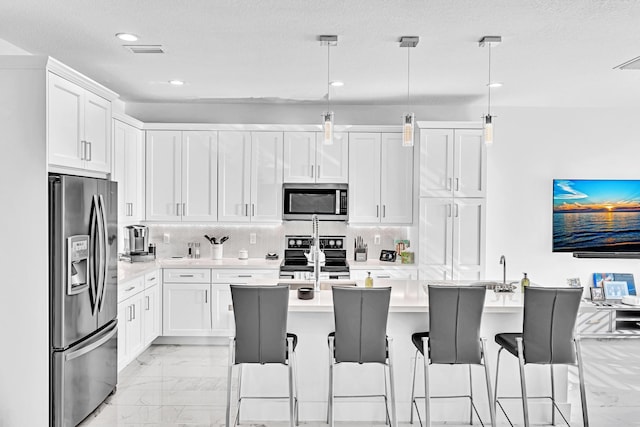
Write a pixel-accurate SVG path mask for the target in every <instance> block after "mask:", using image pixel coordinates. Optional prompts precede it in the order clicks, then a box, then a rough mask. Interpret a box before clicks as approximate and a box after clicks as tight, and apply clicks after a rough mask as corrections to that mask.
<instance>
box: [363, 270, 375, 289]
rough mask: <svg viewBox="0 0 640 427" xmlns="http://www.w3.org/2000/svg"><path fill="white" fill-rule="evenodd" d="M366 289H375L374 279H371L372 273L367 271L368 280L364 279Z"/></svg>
mask: <svg viewBox="0 0 640 427" xmlns="http://www.w3.org/2000/svg"><path fill="white" fill-rule="evenodd" d="M364 287H365V288H373V277H371V272H370V271H367V278H366V279H364Z"/></svg>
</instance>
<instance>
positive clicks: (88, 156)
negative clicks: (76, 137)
mask: <svg viewBox="0 0 640 427" xmlns="http://www.w3.org/2000/svg"><path fill="white" fill-rule="evenodd" d="M86 144H87V148H88V150H87V153H89V154H87V155H86V159H85V160H87V161H88V162H90V161H91V143H90V142H89V141H87V142H86Z"/></svg>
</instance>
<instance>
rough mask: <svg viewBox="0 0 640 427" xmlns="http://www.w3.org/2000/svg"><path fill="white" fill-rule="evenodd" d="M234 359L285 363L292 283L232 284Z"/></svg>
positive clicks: (237, 360) (242, 361)
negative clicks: (234, 326) (234, 335)
mask: <svg viewBox="0 0 640 427" xmlns="http://www.w3.org/2000/svg"><path fill="white" fill-rule="evenodd" d="M231 298H232V300H233V316H234V318H235V322H236V346H235V348H236V354H235V363H236V364H238V363H261V364H264V363H283V364H284V363H286V360H287V357H286V350H287V347H286V342H287V341H286V339H287V338H286V337H287V311H288V308H289V286H288V285H277V286H247V285H231Z"/></svg>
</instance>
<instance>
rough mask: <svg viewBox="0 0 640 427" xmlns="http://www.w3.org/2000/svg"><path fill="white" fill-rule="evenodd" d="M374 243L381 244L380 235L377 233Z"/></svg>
mask: <svg viewBox="0 0 640 427" xmlns="http://www.w3.org/2000/svg"><path fill="white" fill-rule="evenodd" d="M373 244H374V245H379V244H380V235H379V234H376V235H375V236H373Z"/></svg>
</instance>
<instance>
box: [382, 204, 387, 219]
mask: <svg viewBox="0 0 640 427" xmlns="http://www.w3.org/2000/svg"><path fill="white" fill-rule="evenodd" d="M386 216H387V205H382V218H386Z"/></svg>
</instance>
